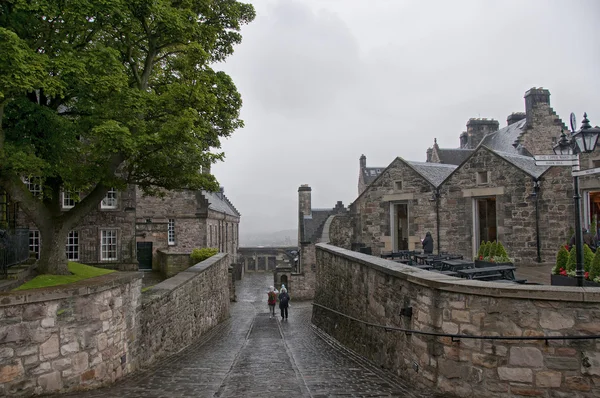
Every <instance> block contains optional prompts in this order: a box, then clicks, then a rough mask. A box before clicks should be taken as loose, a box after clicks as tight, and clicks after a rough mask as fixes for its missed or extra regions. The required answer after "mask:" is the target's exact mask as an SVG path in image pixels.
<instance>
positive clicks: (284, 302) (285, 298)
mask: <svg viewBox="0 0 600 398" xmlns="http://www.w3.org/2000/svg"><path fill="white" fill-rule="evenodd" d="M289 305H290V295H289V294H288V293H287V289H286V288H285V287H282V288H281V293H279V309H280V310H281V320H282V321H283V320H284V319H288V307H289Z"/></svg>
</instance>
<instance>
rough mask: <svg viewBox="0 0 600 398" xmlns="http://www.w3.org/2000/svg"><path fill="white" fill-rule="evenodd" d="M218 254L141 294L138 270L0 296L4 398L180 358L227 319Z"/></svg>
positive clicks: (84, 383) (105, 380)
mask: <svg viewBox="0 0 600 398" xmlns="http://www.w3.org/2000/svg"><path fill="white" fill-rule="evenodd" d="M228 265H229V259H228V256H227V255H226V254H217V255H215V256H213V257H211V258H209V259H207V260H205V261H203V262H201V263H199V264H196V265H194V266H193V267H190V268H188V269H187V270H186V271H184V272H181V273H179V274H177V275H176V276H175V277H173V278H171V279H168V280H166V281H163V282H161V283H159V284H157V285H155V286H154V287H153V288H152V289H150V290H148V291H147V292H145V293H144V294H143V295H142V293H141V288H142V281H141V275H140V274H139V273H137V272H136V273H112V274H108V275H103V276H100V277H97V278H92V279H89V280H83V281H80V282H77V283H74V284H72V285H68V286H54V287H49V288H41V289H33V290H27V291H22V292H20V291H17V292H2V293H0V396H10V397H27V396H31V395H40V394H50V393H55V392H69V391H77V390H82V389H90V388H96V387H100V386H102V385H106V384H111V383H113V382H115V381H116V380H118V379H120V378H122V377H123V376H125V375H127V374H129V373H131V372H132V371H134V370H137V369H138V368H140V367H141V366H148V365H150V364H152V363H153V362H155V361H156V360H158V359H161V358H164V357H166V356H168V355H171V354H173V353H176V352H178V351H180V350H181V349H183V348H185V347H186V346H188V345H189V344H191V343H192V342H193V341H194V340H196V339H198V338H199V337H200V336H201V335H202V334H203V333H205V332H206V331H208V330H209V329H210V328H212V327H213V326H215V325H217V324H218V323H219V322H221V321H223V320H225V319H227V318H228V317H229V294H230V293H229V292H230V283H231V275H230V274H229V273H228Z"/></svg>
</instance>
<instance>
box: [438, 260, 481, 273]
mask: <svg viewBox="0 0 600 398" xmlns="http://www.w3.org/2000/svg"><path fill="white" fill-rule="evenodd" d="M473 267H475V263H474V262H473V261H467V260H442V269H441V271H458V270H459V269H465V268H473Z"/></svg>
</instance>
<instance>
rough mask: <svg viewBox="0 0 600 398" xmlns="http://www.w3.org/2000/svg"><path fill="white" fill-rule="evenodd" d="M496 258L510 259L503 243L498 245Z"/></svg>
mask: <svg viewBox="0 0 600 398" xmlns="http://www.w3.org/2000/svg"><path fill="white" fill-rule="evenodd" d="M496 256H499V257H503V258H508V253H507V252H506V249H505V248H504V245H503V244H502V242H498V245H497V246H496Z"/></svg>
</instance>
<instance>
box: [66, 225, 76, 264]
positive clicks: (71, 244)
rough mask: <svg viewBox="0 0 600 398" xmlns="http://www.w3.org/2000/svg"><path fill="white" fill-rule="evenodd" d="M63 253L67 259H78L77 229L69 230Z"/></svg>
mask: <svg viewBox="0 0 600 398" xmlns="http://www.w3.org/2000/svg"><path fill="white" fill-rule="evenodd" d="M65 255H66V256H67V260H68V261H79V231H69V235H67V243H66V245H65Z"/></svg>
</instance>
